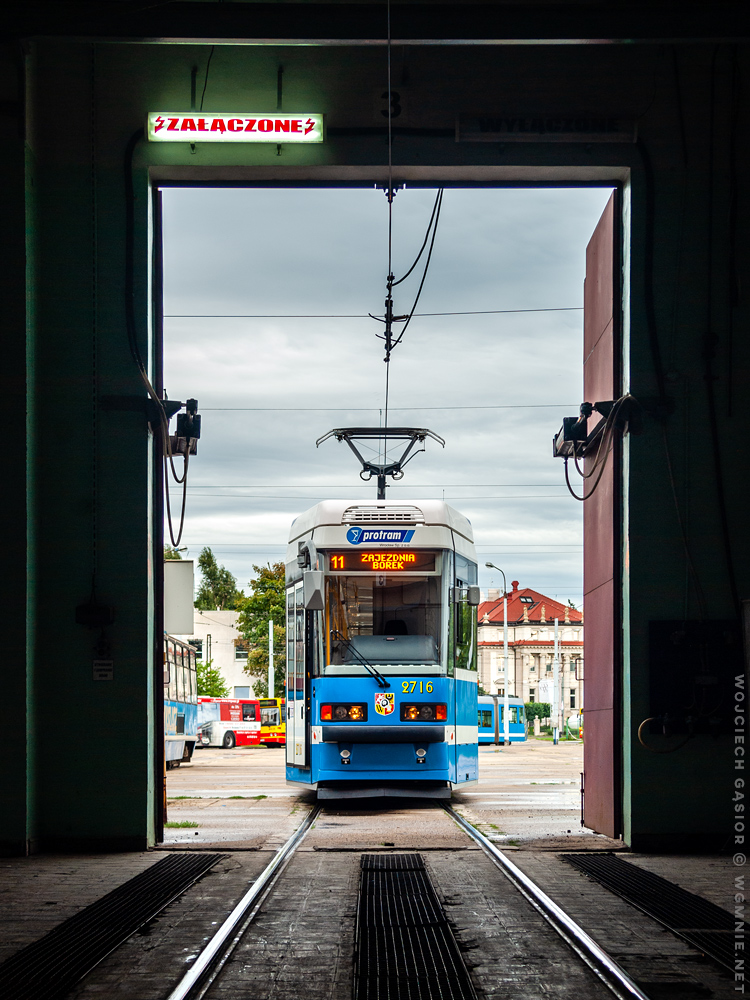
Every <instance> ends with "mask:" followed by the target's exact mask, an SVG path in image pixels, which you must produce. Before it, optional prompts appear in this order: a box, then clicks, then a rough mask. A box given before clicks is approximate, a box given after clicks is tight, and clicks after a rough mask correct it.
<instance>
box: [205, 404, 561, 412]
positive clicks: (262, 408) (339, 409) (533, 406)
mask: <svg viewBox="0 0 750 1000" xmlns="http://www.w3.org/2000/svg"><path fill="white" fill-rule="evenodd" d="M576 405H577V404H575V403H502V404H499V405H494V404H490V405H487V406H394V407H393V408H392V410H391V412H392V413H393V412H394V411H396V412H400V411H401V410H410V411H411V410H419V411H425V412H427V411H428V410H435V411H438V412H439V411H441V410H563V409H570V408H571V407H572V406H576ZM202 409H203V412H204V413H205V412H206V411H207V410H210V411H211V412H212V413H218V412H219V411H223V412H226V413H351V412H352V411H354V410H362V411H363V412H369V411H370V410H377V409H378V407H377V406H204V407H202Z"/></svg>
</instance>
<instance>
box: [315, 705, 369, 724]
mask: <svg viewBox="0 0 750 1000" xmlns="http://www.w3.org/2000/svg"><path fill="white" fill-rule="evenodd" d="M320 721H321V722H367V705H362V704H359V705H347V704H344V705H321V706H320Z"/></svg>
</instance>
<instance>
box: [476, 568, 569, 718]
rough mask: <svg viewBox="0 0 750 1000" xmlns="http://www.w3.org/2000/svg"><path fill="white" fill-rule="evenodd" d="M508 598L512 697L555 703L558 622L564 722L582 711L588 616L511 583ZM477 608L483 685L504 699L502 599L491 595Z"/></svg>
mask: <svg viewBox="0 0 750 1000" xmlns="http://www.w3.org/2000/svg"><path fill="white" fill-rule="evenodd" d="M511 587H512V590H511V591H510V592H509V593H508V678H509V684H508V694H509V696H510V697H514V696H515V697H519V698H522V699H523V700H524V701H549V702H551V701H552V693H551V692H552V678H553V652H554V634H555V619H557V620H558V632H559V640H560V681H561V698H562V702H561V703H562V707H563V715H564V718H568V717H569V716H571V715H577V714H578V712H579V711H580V709H581V708H582V707H583V615H582V613H581V612H580V611H577V610H576V609H575V608H572V607H570V606H569V605H565V604H561V603H560V602H559V601H556V600H554V599H553V598H551V597H545V595H544V594H540V593H539V592H538V591H536V590H532V589H531V588H530V587H526V588H524V589H522V590H519V588H518V580H513V581H512V583H511ZM488 597H489V600H487V601H483V602H482V603H481V604H480V605H479V608H478V612H477V613H478V619H479V630H478V631H479V682H480V684H481V685H482V687H483V688H484V690H485V692H487V693H488V694H496V693H499V694H504V691H505V685H504V681H503V595H502V592H501V591H499V590H490V591H489V592H488Z"/></svg>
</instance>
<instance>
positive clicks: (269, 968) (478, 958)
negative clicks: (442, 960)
mask: <svg viewBox="0 0 750 1000" xmlns="http://www.w3.org/2000/svg"><path fill="white" fill-rule="evenodd" d="M581 758H582V753H581V747H580V745H579V744H560V745H559V746H557V747H554V746H552V745H551V744H550V743H547V742H542V741H534V740H532V741H529V742H528V743H527V744H526V745H524V746H514V747H512V748H509V749H507V750H505V749H503V750H500V751H498V750H496V749H495V748H494V747H483V748H482V749H481V750H480V782H479V785H478V786H476V787H474V788H469V789H467V790H466V791H464V792H460V793H457V794H456V795H455V796H454V803H453V804H454V806H455V807H456V808H457V809H458V810H459V811H460V812H462V813H463V814H464V815H465V816H466V817H467V818H468V819H469V820H470V821H471V822H473V823H475V825H477V826H479V827H480V828H481V829H482V830H483V831H484V832H485V833H486V834H487V835H488V836H490V837H491V838H493V839H494V840H495V841H497V842H498V845H499V846H501V847H502V848H503V850H504V851H506V852H507V853H508V854H510V855H512V857H513V859H514V861H515V862H516V863H517V864H518V865H520V866H521V867H522V868H523V869H524V870H525V871H526V872H527V873H528V874H529V875H530V876H531V877H532V878H534V879H535V880H536V881H537V882H538V884H539V885H540V886H541V887H542V888H543V889H544V890H545V891H546V892H547V893H548V894H549V895H551V896H552V897H553V899H555V900H556V901H557V902H559V903H560V904H561V905H562V906H563V907H564V908H565V909H566V910H567V911H568V912H569V913H570V914H571V916H572V917H573V918H574V919H576V920H578V921H579V923H581V925H582V926H583V927H584V928H585V929H586V930H587V931H588V932H589V933H590V934H592V936H593V937H594V938H595V939H596V940H597V941H598V942H599V943H600V944H601V945H602V946H603V947H604V948H605V949H606V950H608V951H610V953H611V954H612V956H613V957H614V958H615V959H616V960H618V961H620V962H621V963H622V964H623V965H624V966H625V968H626V969H627V971H628V972H629V973H630V974H631V975H632V976H633V977H634V978H635V979H637V980H639V981H641V982H643V983H647V984H648V989H647V993H648V994H649V996H651V997H652V998H653V1000H665V998H670V1000H671V998H677V1000H683V998H685V1000H688V998H694V997H713V998H714V1000H729V998H730V997H732V996H734V995H735V984H734V983H733V982H732V980H731V977H730V976H729V975H728V974H725V973H723V972H722V971H721V970H719V969H718V968H717V967H716V966H714V965H713V963H711V962H709V961H707V960H705V959H703V958H702V957H701V956H700V954H699V953H698V952H697V951H696V950H695V949H692V948H690V947H688V946H687V945H685V944H683V942H682V941H681V940H679V939H678V938H676V937H675V936H674V935H673V934H671V933H670V932H669V931H667V930H665V929H663V928H662V927H661V926H660V925H659V924H656V923H655V922H654V921H653V920H651V919H650V918H648V917H646V916H644V915H643V914H641V913H640V912H639V911H638V910H635V909H634V908H633V907H631V906H629V905H628V904H627V903H625V902H623V901H622V900H621V899H619V897H617V896H615V895H613V894H612V893H610V892H608V891H607V890H605V889H603V888H602V887H601V886H599V885H598V884H596V883H593V882H591V881H589V880H588V879H587V878H586V877H585V876H583V875H582V874H581V873H579V872H577V871H575V870H574V869H573V868H572V867H571V866H570V865H567V864H565V863H564V862H563V861H562V860H561V858H560V852H561V851H565V850H581V849H593V850H601V849H607V850H611V849H613V848H615V849H620V850H621V849H622V844H621V843H619V842H613V841H608V840H607V839H606V838H603V837H599V836H597V835H594V834H592V833H590V832H588V831H584V830H582V829H581V827H580V798H579V787H580V786H579V773H580V770H581ZM283 759H284V752H283V750H280V749H265V748H253V749H237V750H234V751H226V750H201V751H199V752H198V754H196V756H195V759H194V762H193V763H192V764H191V765H188V766H182V767H180V768H179V769H177V770H175V771H171V772H170V773H169V775H168V794H169V797H170V798H169V818H170V821H171V822H175V823H188V824H198V825H197V826H192V825H191V826H183V827H172V828H169V829H168V831H167V841H166V842H165V844H164V845H163V847H162V848H161V849H160V850H157V851H151V852H144V853H140V854H126V855H122V854H120V855H112V856H96V857H82V856H78V857H61V856H42V857H29V858H17V859H2V860H0V904H1V905H0V942H2V944H1V945H0V960H1V959H2V958H5V957H7V956H8V955H10V954H12V953H13V952H15V951H17V950H18V949H20V948H22V947H23V946H24V945H25V944H28V943H30V942H31V941H34V940H37V939H38V938H40V937H42V936H43V935H44V934H45V933H47V932H48V931H49V930H50V929H51V928H52V927H54V926H55V925H56V924H58V923H60V922H61V921H62V920H64V919H65V918H66V917H68V916H71V915H72V914H73V913H75V912H77V911H78V910H80V909H82V908H83V907H85V906H87V905H88V904H90V903H91V902H93V901H94V900H95V899H98V898H99V897H100V896H102V895H103V894H104V893H106V892H108V891H110V890H111V889H113V888H115V887H116V886H118V885H121V884H122V883H123V882H125V881H126V880H127V879H129V878H131V877H132V876H133V875H135V874H137V873H138V872H139V871H142V870H143V869H144V868H146V867H148V866H149V865H150V864H153V863H155V862H156V861H158V860H159V858H161V857H163V856H164V852H165V851H183V850H185V849H206V848H216V849H218V850H220V851H222V852H223V853H225V854H226V857H225V859H224V860H222V861H220V862H219V863H218V864H217V865H216V866H215V867H214V868H213V869H212V870H211V872H210V873H208V874H207V875H206V876H204V877H203V878H202V879H201V880H200V881H199V882H198V883H197V884H196V885H194V886H193V887H192V888H191V889H190V890H188V891H187V892H186V893H184V894H183V896H181V897H180V898H179V899H177V900H176V901H175V902H173V903H172V904H170V905H169V906H168V907H167V908H166V909H165V910H163V911H162V913H160V914H159V915H158V916H157V917H156V918H155V919H154V920H153V921H151V922H150V923H149V924H148V926H147V927H145V928H142V930H141V931H140V932H139V933H137V934H134V935H133V936H132V937H131V938H129V939H128V941H126V942H125V943H124V944H123V945H122V946H121V947H120V948H118V949H117V950H116V951H115V952H114V953H113V954H112V955H110V956H109V957H108V958H107V959H105V960H104V961H103V962H102V963H101V964H100V965H99V966H98V967H97V968H96V969H95V970H94V971H93V972H92V973H91V974H90V975H89V976H88V977H87V978H86V979H85V980H84V981H83V982H81V983H80V984H79V986H78V987H76V989H75V990H74V991H73V992H72V993H71V994H70V997H69V998H68V1000H99V998H102V997H111V996H118V997H121V998H122V1000H163V998H164V997H165V996H167V995H168V993H169V992H170V990H171V989H172V988H173V987H174V985H175V984H176V982H177V980H178V979H179V977H180V974H181V973H182V972H183V971H184V970H185V969H187V968H188V967H189V965H190V963H191V962H192V961H193V960H194V958H195V956H196V955H197V954H198V952H199V951H200V949H201V948H202V946H203V944H204V943H205V942H206V941H207V940H208V938H209V937H210V935H211V934H212V933H213V931H214V930H215V929H216V927H217V926H218V924H219V923H220V921H221V920H222V918H223V917H224V916H225V915H226V914H227V913H228V912H229V911H230V910H231V908H232V907H233V905H234V904H235V902H236V901H237V899H238V898H239V897H240V896H241V895H242V893H243V892H244V891H245V890H246V889H247V886H248V885H249V884H251V883H252V882H253V880H254V879H255V878H257V876H258V874H259V873H260V872H261V871H262V870H263V868H264V866H265V865H266V864H267V863H268V861H269V860H270V858H271V857H272V854H273V851H274V850H275V849H276V848H277V847H278V846H279V845H280V844H281V843H283V842H284V841H285V840H286V839H287V838H288V837H289V836H290V835H291V833H292V832H293V830H294V829H296V827H297V826H298V825H299V822H300V820H301V818H302V817H303V816H304V815H305V814H306V812H307V811H308V810H309V809H310V808H311V807H312V805H313V802H314V796H313V795H312V794H310V793H309V792H302V793H300V792H298V791H297V790H296V789H294V788H290V787H287V785H286V783H285V779H284V769H283ZM389 849H392V850H397V851H398V850H409V851H420V852H421V853H422V854H423V856H424V857H425V859H426V863H427V867H428V870H429V871H430V874H431V877H432V879H433V882H434V884H435V887H436V889H437V891H438V895H439V897H440V899H441V901H442V903H443V906H444V908H445V912H446V914H447V915H448V918H449V921H450V923H451V926H452V927H453V930H454V933H455V935H456V938H457V941H458V943H459V946H460V948H461V949H462V951H463V953H464V956H465V961H466V964H467V967H468V968H469V969H470V971H471V974H472V977H473V980H474V982H475V985H476V987H477V990H478V993H479V995H480V996H483V997H492V998H493V1000H494V998H497V1000H511V998H512V1000H543V998H549V997H560V998H563V997H564V998H567V997H570V998H571V1000H572V998H573V997H575V998H576V1000H598V998H599V997H600V996H604V995H605V994H604V993H603V992H602V988H601V985H600V984H599V983H598V981H595V980H593V977H592V976H591V974H590V973H589V972H588V971H587V970H585V969H581V967H580V965H579V963H578V960H577V959H575V958H574V957H573V956H572V953H569V952H568V951H567V949H566V948H565V946H563V945H561V943H560V942H559V939H558V938H557V937H556V935H554V934H553V932H551V931H550V930H549V929H548V928H547V927H546V925H544V924H543V923H541V922H540V921H539V918H538V916H537V914H536V913H535V911H532V910H531V908H530V907H529V905H528V904H527V903H526V902H525V901H524V900H523V899H522V898H521V897H520V896H519V895H518V894H517V893H516V891H515V889H513V888H512V887H511V886H510V883H508V881H507V880H506V879H505V877H504V876H503V875H502V873H501V872H500V871H499V870H498V869H497V868H496V867H495V866H494V865H493V864H492V863H491V862H490V861H489V859H488V858H487V857H486V856H485V855H484V853H483V852H482V851H481V850H480V849H479V848H477V847H476V846H475V845H474V843H473V841H471V840H469V838H468V837H467V836H466V835H465V834H464V833H463V832H462V831H461V830H460V829H459V828H458V827H457V826H456V825H455V824H454V823H453V822H452V821H451V819H450V818H449V816H448V815H447V814H446V813H445V812H444V811H443V810H442V809H440V808H439V807H438V806H436V805H433V804H431V803H429V802H425V801H423V800H395V801H393V800H392V801H384V800H375V801H373V800H370V801H367V802H362V801H359V802H357V801H347V802H329V803H328V804H327V805H326V808H325V809H324V811H323V812H322V813H321V814H320V816H319V817H318V819H317V821H316V823H315V825H314V827H313V828H312V830H311V831H310V833H309V834H308V836H307V837H306V839H305V840H304V842H303V844H302V846H301V848H300V850H299V851H298V853H297V854H296V855H295V856H294V858H293V859H292V861H291V862H290V864H289V866H288V868H287V869H286V870H285V872H284V874H283V875H282V877H281V879H280V881H279V882H278V884H277V885H276V886H275V887H274V889H273V890H272V892H271V894H270V895H269V896H268V898H267V900H266V901H265V902H264V904H263V907H262V909H261V911H260V913H259V915H258V917H257V919H256V921H255V922H254V923H253V924H252V925H251V927H250V929H249V930H248V932H247V934H246V935H245V937H244V938H243V940H242V942H241V944H240V946H239V948H238V950H237V952H236V954H235V956H234V958H233V959H232V961H231V964H230V965H229V966H228V967H227V974H226V978H224V979H223V980H222V981H221V982H219V983H217V984H216V986H215V987H213V988H212V990H211V993H210V995H209V1000H211V998H212V997H213V998H217V1000H218V997H219V996H221V998H222V1000H224V998H225V997H226V998H227V1000H229V997H230V996H231V998H232V1000H239V998H243V1000H244V998H247V1000H265V998H269V1000H297V998H298V997H302V996H305V997H309V998H310V1000H315V998H317V997H321V998H324V997H325V998H326V1000H344V998H347V1000H348V998H349V997H350V996H351V985H352V983H351V977H352V949H353V934H354V914H355V912H356V898H357V885H358V878H359V855H360V853H362V852H369V851H373V850H379V851H383V850H389ZM627 858H628V860H629V861H631V862H632V863H634V864H639V865H642V866H643V867H644V868H648V869H650V870H652V871H655V872H657V873H658V874H661V875H662V876H664V877H666V878H668V879H670V880H672V881H673V882H675V883H677V884H679V885H682V886H683V887H685V888H686V889H688V890H690V891H692V892H696V893H698V894H700V895H703V896H705V897H706V898H709V899H711V900H712V901H713V902H715V903H717V904H718V905H720V906H723V907H724V908H725V909H730V910H731V909H732V908H733V899H732V897H733V892H734V876H735V874H736V871H735V868H734V866H733V864H732V859H731V858H723V857H713V858H684V857H682V858H674V857H656V856H648V857H646V856H642V855H632V854H630V853H628V854H627ZM606 995H609V994H606Z"/></svg>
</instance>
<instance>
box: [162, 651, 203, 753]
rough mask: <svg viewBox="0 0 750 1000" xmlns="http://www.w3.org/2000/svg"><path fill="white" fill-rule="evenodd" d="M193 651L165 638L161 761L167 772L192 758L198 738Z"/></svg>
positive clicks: (196, 686)
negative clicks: (164, 764)
mask: <svg viewBox="0 0 750 1000" xmlns="http://www.w3.org/2000/svg"><path fill="white" fill-rule="evenodd" d="M197 692H198V683H197V678H196V672H195V650H194V649H193V647H192V646H190V645H188V643H186V642H181V641H180V640H179V639H175V638H174V637H173V636H171V635H166V634H165V636H164V760H165V762H166V766H167V768H168V769H169V770H171V769H172V768H174V767H179V766H180V763H181V762H182V761H189V760H190V759H191V758H192V756H193V750H194V749H195V741H196V738H197V707H196V705H197V701H198V694H197Z"/></svg>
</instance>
